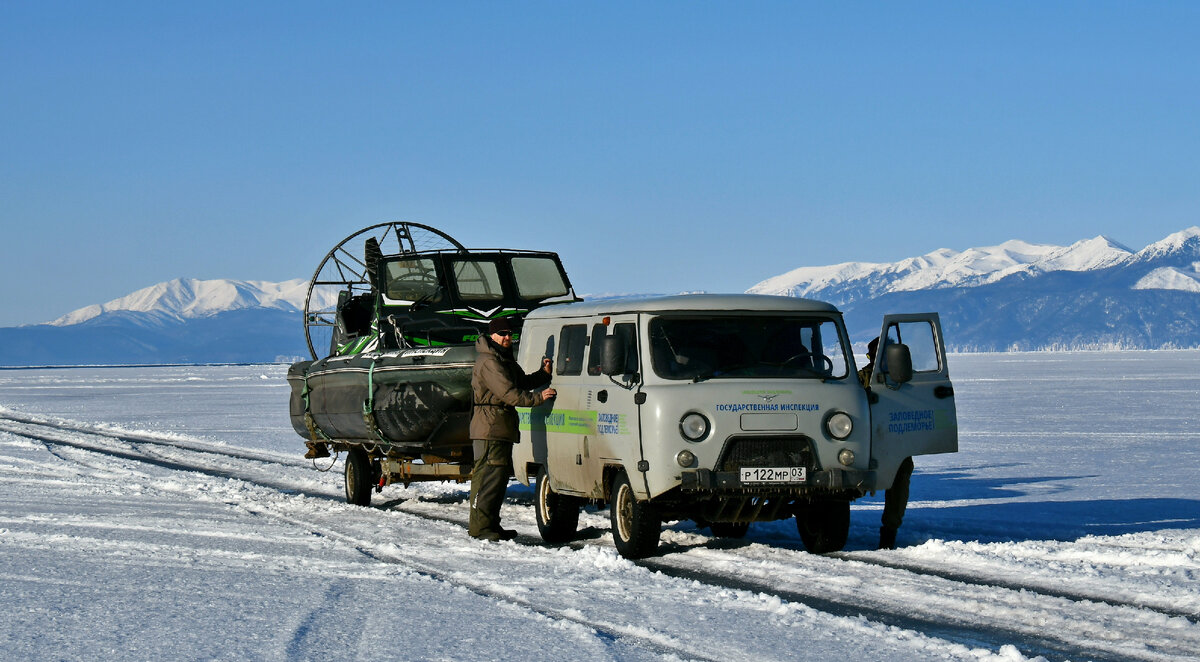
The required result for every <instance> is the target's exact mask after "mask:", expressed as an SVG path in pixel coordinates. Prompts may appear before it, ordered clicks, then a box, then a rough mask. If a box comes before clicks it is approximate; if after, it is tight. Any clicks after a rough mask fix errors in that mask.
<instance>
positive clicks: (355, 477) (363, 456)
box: [346, 447, 375, 506]
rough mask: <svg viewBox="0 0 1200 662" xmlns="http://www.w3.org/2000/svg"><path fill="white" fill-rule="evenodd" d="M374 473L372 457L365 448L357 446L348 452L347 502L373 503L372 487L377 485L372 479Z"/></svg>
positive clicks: (359, 504) (362, 504)
mask: <svg viewBox="0 0 1200 662" xmlns="http://www.w3.org/2000/svg"><path fill="white" fill-rule="evenodd" d="M373 474H374V472H373V471H372V470H371V458H370V456H368V455H367V452H366V451H365V450H363V449H361V448H358V447H355V448H351V449H350V452H349V453H346V503H352V504H354V505H356V506H369V505H371V489H372V488H373V487H375V485H374V484H373V481H372V480H371V478H372V475H373Z"/></svg>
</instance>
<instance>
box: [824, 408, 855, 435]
mask: <svg viewBox="0 0 1200 662" xmlns="http://www.w3.org/2000/svg"><path fill="white" fill-rule="evenodd" d="M825 430H826V431H827V432H829V436H831V437H833V438H834V439H837V440H838V441H841V440H843V439H845V438H846V437H849V436H850V433H851V432H853V431H854V421H853V420H852V419H851V418H850V414H847V413H846V412H844V411H835V412H833V413H832V414H830V415H829V416H826V417H825Z"/></svg>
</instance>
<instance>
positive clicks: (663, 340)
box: [650, 315, 850, 381]
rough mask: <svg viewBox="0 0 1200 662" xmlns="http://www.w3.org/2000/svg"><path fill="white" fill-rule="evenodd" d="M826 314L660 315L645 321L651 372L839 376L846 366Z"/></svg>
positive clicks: (670, 375) (697, 376)
mask: <svg viewBox="0 0 1200 662" xmlns="http://www.w3.org/2000/svg"><path fill="white" fill-rule="evenodd" d="M845 346H846V343H844V342H843V340H842V336H841V329H840V327H839V325H838V324H837V323H836V322H835V321H834V320H833V319H829V318H818V317H799V316H769V317H768V316H762V317H750V316H740V315H739V316H716V317H714V316H705V317H685V316H678V317H676V316H664V317H659V318H656V319H654V320H652V321H651V322H650V352H651V362H652V364H653V367H654V372H655V373H656V374H657V375H658V376H660V377H663V378H666V379H691V380H693V381H703V380H706V379H720V378H723V377H724V378H731V377H733V378H740V379H745V378H764V379H766V378H773V379H778V378H808V379H842V378H844V377H846V376H847V375H848V374H849V371H850V368H849V365H850V364H849V363H848V361H847V357H846V354H845V352H844V351H843V347H845Z"/></svg>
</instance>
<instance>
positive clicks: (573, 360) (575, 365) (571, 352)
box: [557, 324, 588, 375]
mask: <svg viewBox="0 0 1200 662" xmlns="http://www.w3.org/2000/svg"><path fill="white" fill-rule="evenodd" d="M587 338H588V336H587V325H585V324H568V325H567V326H564V327H563V328H562V333H560V334H559V336H558V368H557V373H558V374H560V375H578V374H580V373H582V372H583V348H584V346H586V345H587Z"/></svg>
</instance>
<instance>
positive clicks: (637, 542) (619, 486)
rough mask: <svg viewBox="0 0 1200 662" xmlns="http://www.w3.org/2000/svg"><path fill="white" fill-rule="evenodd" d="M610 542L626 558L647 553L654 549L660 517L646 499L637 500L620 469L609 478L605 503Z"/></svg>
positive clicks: (659, 531) (645, 555) (660, 532)
mask: <svg viewBox="0 0 1200 662" xmlns="http://www.w3.org/2000/svg"><path fill="white" fill-rule="evenodd" d="M609 519H610V521H611V522H612V535H613V542H614V543H616V546H617V552H618V553H620V554H621V556H624V557H625V558H627V559H640V558H644V557H647V556H650V555H651V554H653V553H654V552H655V551H656V550H657V549H658V538H659V536H661V535H662V519H661V518H660V517H659V515H658V513H657V512H656V511H655V509H654V507H653V506H651V505H650V502H649V501H638V500H637V496H636V495H635V494H634V493H633V486H632V485H630V484H629V476H627V475H626V474H625V472H624V471H620V472H618V473H617V475H616V477H615V478H614V479H613V485H612V501H611V502H610V503H609Z"/></svg>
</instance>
